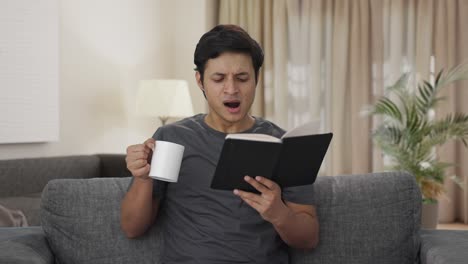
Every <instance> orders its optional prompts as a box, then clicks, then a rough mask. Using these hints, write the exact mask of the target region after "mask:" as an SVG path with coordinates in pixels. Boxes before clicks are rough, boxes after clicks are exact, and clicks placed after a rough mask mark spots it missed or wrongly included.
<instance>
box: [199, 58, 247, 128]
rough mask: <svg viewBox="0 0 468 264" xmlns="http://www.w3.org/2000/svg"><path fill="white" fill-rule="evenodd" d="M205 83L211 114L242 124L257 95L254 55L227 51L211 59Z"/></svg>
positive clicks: (225, 122)
mask: <svg viewBox="0 0 468 264" xmlns="http://www.w3.org/2000/svg"><path fill="white" fill-rule="evenodd" d="M203 79H204V80H203V85H202V84H201V82H200V75H199V74H198V73H197V80H198V83H199V85H202V86H203V87H200V88H202V89H204V90H205V94H206V99H207V101H208V105H209V107H210V113H209V115H211V117H212V118H213V119H214V121H216V122H221V124H226V125H227V124H233V123H242V122H244V121H246V119H247V118H248V116H247V113H248V112H249V110H250V107H251V106H252V103H253V101H254V98H255V86H256V83H255V70H254V68H253V65H252V59H251V57H250V55H247V54H244V53H234V52H224V53H222V54H221V55H220V56H218V57H217V58H214V59H210V60H208V61H207V63H206V65H205V74H204V77H203Z"/></svg>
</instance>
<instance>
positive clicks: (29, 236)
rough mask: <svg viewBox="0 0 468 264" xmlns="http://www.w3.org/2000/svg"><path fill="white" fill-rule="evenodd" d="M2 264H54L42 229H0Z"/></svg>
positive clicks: (0, 256)
mask: <svg viewBox="0 0 468 264" xmlns="http://www.w3.org/2000/svg"><path fill="white" fill-rule="evenodd" d="M0 262H1V263H8V264H23V263H31V264H52V263H54V256H53V254H52V252H51V251H50V249H49V246H48V243H47V240H46V237H45V235H44V232H43V231H42V228H41V227H0Z"/></svg>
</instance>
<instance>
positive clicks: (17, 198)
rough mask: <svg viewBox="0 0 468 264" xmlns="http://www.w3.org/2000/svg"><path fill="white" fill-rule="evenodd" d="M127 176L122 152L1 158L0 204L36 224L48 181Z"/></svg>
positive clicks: (128, 173) (38, 220)
mask: <svg viewBox="0 0 468 264" xmlns="http://www.w3.org/2000/svg"><path fill="white" fill-rule="evenodd" d="M128 176H130V172H129V171H128V170H127V168H126V164H125V155H123V154H97V155H81V156H62V157H47V158H25V159H10V160H0V206H3V207H5V208H8V209H11V210H15V211H17V210H19V211H20V212H21V213H22V214H24V215H25V217H26V220H27V224H28V225H29V226H37V225H40V217H39V211H40V202H41V193H42V190H43V189H44V187H45V186H46V184H47V183H48V182H49V181H50V180H53V179H59V178H61V179H83V178H101V177H128ZM0 217H1V216H0Z"/></svg>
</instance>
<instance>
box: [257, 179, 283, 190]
mask: <svg viewBox="0 0 468 264" xmlns="http://www.w3.org/2000/svg"><path fill="white" fill-rule="evenodd" d="M255 180H257V181H258V182H260V183H261V184H263V185H264V186H266V187H267V188H268V189H270V190H272V191H274V190H276V189H279V185H278V184H277V183H276V182H274V181H272V180H270V179H268V178H265V177H262V176H257V177H255Z"/></svg>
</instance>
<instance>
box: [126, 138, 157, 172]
mask: <svg viewBox="0 0 468 264" xmlns="http://www.w3.org/2000/svg"><path fill="white" fill-rule="evenodd" d="M155 144H156V141H155V140H154V139H153V138H149V139H147V140H146V141H145V142H144V143H143V144H137V145H132V146H129V147H128V148H127V157H126V158H125V161H126V162H127V169H128V170H129V171H130V172H131V173H132V175H133V176H134V177H136V178H137V179H150V178H149V172H150V161H151V157H152V155H153V149H154V146H155Z"/></svg>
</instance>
